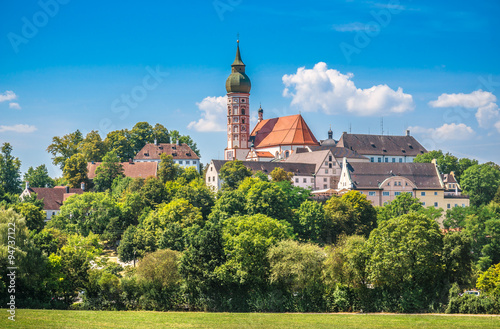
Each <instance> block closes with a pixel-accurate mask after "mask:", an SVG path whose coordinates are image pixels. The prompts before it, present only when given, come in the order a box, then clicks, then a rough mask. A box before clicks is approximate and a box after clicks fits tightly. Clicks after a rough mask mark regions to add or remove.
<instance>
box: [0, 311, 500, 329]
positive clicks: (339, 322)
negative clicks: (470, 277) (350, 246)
mask: <svg viewBox="0 0 500 329" xmlns="http://www.w3.org/2000/svg"><path fill="white" fill-rule="evenodd" d="M0 312H1V314H2V316H1V317H0V328H36V329H42V328H78V329H81V328H217V329H224V328H228V329H229V328H231V329H233V328H285V329H288V328H363V329H368V328H398V329H399V328H418V329H422V328H475V329H477V328H488V329H490V328H500V317H498V316H444V315H405V314H391V315H385V314H292V313H285V314H283V313H281V314H279V313H196V312H190V313H180V312H108V311H97V312H94V311H57V310H55V311H54V310H17V312H16V321H15V322H13V321H10V320H9V319H8V318H7V316H8V312H7V310H6V309H1V310H0Z"/></svg>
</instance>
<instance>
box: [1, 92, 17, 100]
mask: <svg viewBox="0 0 500 329" xmlns="http://www.w3.org/2000/svg"><path fill="white" fill-rule="evenodd" d="M16 98H17V95H16V94H15V93H14V92H13V91H12V90H7V91H6V92H4V93H3V94H0V103H1V102H5V101H11V100H13V99H16Z"/></svg>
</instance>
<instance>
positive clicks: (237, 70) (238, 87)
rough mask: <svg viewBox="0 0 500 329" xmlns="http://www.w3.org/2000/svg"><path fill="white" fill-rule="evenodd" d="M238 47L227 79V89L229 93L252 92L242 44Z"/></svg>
mask: <svg viewBox="0 0 500 329" xmlns="http://www.w3.org/2000/svg"><path fill="white" fill-rule="evenodd" d="M239 42H240V41H239V40H238V41H237V43H238V45H237V47H236V57H235V59H234V62H233V64H232V65H231V74H230V75H229V77H228V78H227V80H226V91H227V92H228V93H250V89H251V88H252V84H251V83H250V78H249V77H248V76H247V75H246V74H245V64H244V63H243V61H242V60H241V55H240V44H239Z"/></svg>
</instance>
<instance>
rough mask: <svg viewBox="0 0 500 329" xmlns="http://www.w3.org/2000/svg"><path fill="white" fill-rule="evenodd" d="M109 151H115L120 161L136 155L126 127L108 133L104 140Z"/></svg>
mask: <svg viewBox="0 0 500 329" xmlns="http://www.w3.org/2000/svg"><path fill="white" fill-rule="evenodd" d="M104 142H105V143H106V145H107V147H108V149H109V150H110V151H115V152H116V154H117V155H118V156H119V157H120V161H121V162H125V161H128V160H129V159H133V158H134V157H135V155H136V153H134V149H133V147H132V142H131V140H130V132H129V131H128V130H127V129H122V130H115V131H111V132H109V133H108V135H107V136H106V139H105V140H104Z"/></svg>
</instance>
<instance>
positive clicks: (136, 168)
mask: <svg viewBox="0 0 500 329" xmlns="http://www.w3.org/2000/svg"><path fill="white" fill-rule="evenodd" d="M100 165H101V162H94V163H91V162H89V163H88V164H87V177H88V178H89V179H94V177H95V171H96V169H97V167H99V166H100ZM121 165H122V168H123V174H124V175H125V177H132V178H139V177H142V178H147V177H150V176H152V177H156V170H157V168H158V163H156V162H132V163H129V162H122V163H121Z"/></svg>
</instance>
